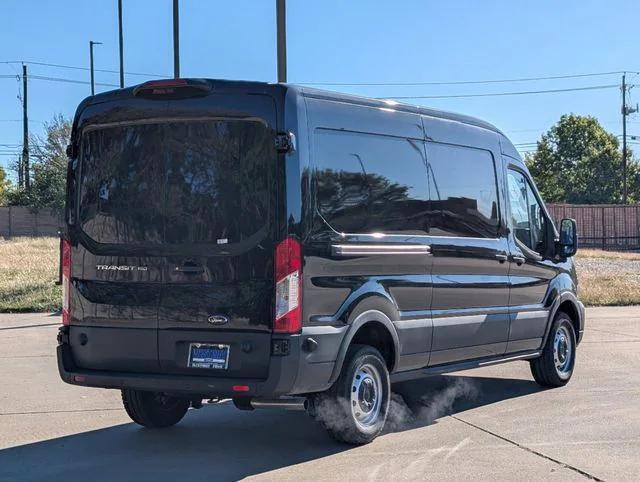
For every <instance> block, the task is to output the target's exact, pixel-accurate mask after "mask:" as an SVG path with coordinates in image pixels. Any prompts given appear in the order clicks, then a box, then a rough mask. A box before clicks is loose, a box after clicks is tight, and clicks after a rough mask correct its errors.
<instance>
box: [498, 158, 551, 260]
mask: <svg viewBox="0 0 640 482" xmlns="http://www.w3.org/2000/svg"><path fill="white" fill-rule="evenodd" d="M507 184H508V188H509V206H510V208H511V226H512V228H513V233H514V235H515V237H516V238H517V239H518V241H520V242H521V243H522V244H524V245H525V246H526V247H527V248H529V249H531V250H532V251H535V252H537V253H542V252H543V250H544V228H545V226H544V216H543V214H542V208H541V206H540V204H539V203H538V200H537V199H536V196H535V194H534V193H533V189H532V188H531V185H530V184H529V181H527V179H526V178H525V177H524V176H523V175H522V173H520V172H518V171H514V170H512V169H509V171H508V175H507Z"/></svg>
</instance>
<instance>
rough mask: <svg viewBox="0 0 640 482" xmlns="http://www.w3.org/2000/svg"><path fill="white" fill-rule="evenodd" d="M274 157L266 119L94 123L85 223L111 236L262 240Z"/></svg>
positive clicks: (85, 160)
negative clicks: (120, 123)
mask: <svg viewBox="0 0 640 482" xmlns="http://www.w3.org/2000/svg"><path fill="white" fill-rule="evenodd" d="M275 158H276V153H275V148H274V146H273V132H272V130H271V129H270V128H269V127H268V126H267V125H266V124H265V123H263V122H261V121H253V120H250V121H249V120H226V119H225V120H220V119H206V120H200V119H198V120H179V121H162V122H155V123H154V122H147V123H131V124H128V125H118V126H108V127H98V128H91V127H90V128H89V129H88V130H86V131H85V132H84V133H83V137H82V144H81V153H80V178H81V180H80V192H79V200H80V202H79V213H78V214H79V216H78V219H79V222H80V228H81V230H82V231H83V232H84V233H85V234H86V235H87V236H89V237H90V238H91V239H93V240H94V241H96V242H98V243H109V244H137V245H148V244H163V243H168V244H181V243H188V244H209V243H213V244H231V243H239V242H242V241H247V240H248V239H249V238H254V237H256V238H259V237H261V234H262V233H264V232H265V229H266V226H267V225H268V222H269V219H270V211H269V205H270V202H269V199H270V186H271V185H272V184H273V181H272V174H273V172H274V166H275ZM256 241H257V239H256Z"/></svg>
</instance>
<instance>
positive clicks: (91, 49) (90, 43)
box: [89, 40, 102, 95]
mask: <svg viewBox="0 0 640 482" xmlns="http://www.w3.org/2000/svg"><path fill="white" fill-rule="evenodd" d="M94 45H102V42H94V41H93V40H89V70H90V71H91V95H94V94H95V93H96V88H95V80H94V74H93V46H94Z"/></svg>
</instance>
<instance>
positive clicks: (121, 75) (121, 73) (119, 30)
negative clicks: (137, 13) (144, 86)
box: [118, 0, 124, 89]
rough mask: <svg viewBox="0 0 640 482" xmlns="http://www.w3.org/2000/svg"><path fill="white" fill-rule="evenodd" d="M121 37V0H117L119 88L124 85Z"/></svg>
mask: <svg viewBox="0 0 640 482" xmlns="http://www.w3.org/2000/svg"><path fill="white" fill-rule="evenodd" d="M123 42H124V41H123V39H122V0H118V44H119V48H120V88H121V89H122V88H123V87H124V44H123Z"/></svg>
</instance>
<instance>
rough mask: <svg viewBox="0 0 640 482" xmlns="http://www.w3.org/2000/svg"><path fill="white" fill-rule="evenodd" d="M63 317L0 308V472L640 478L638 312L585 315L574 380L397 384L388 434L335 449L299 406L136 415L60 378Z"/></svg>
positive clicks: (490, 376) (510, 375) (14, 475)
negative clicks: (146, 424) (143, 424)
mask: <svg viewBox="0 0 640 482" xmlns="http://www.w3.org/2000/svg"><path fill="white" fill-rule="evenodd" d="M58 323H59V318H58V317H51V316H47V315H43V314H27V315H0V387H1V388H0V480H47V481H51V480H61V481H62V480H65V481H72V480H83V479H88V480H91V481H92V482H95V481H100V480H127V479H134V478H135V479H137V480H154V481H163V480H189V481H190V482H191V481H198V480H236V479H241V478H244V477H248V478H251V479H256V480H275V479H277V480H301V479H302V480H363V479H365V480H385V481H386V480H417V479H421V480H425V479H433V480H461V479H475V480H485V479H491V480H547V479H556V480H585V479H586V480H588V479H592V480H593V479H596V480H597V479H600V480H638V479H640V402H639V400H640V307H629V308H594V309H589V310H588V311H587V330H586V333H585V337H584V341H583V343H582V344H581V345H580V347H579V349H578V360H577V366H576V371H575V373H574V377H573V380H572V381H571V382H570V384H569V385H568V386H567V387H565V388H561V389H554V390H543V389H541V388H540V387H538V386H537V385H536V384H535V383H534V382H533V380H532V378H531V375H530V373H529V367H528V366H527V363H526V362H516V363H510V364H504V365H498V366H494V367H487V368H482V369H478V370H472V371H468V372H459V373H456V374H452V375H447V376H442V377H434V378H430V379H428V380H420V381H414V382H410V383H404V384H401V385H398V386H396V387H395V390H396V391H397V392H399V393H401V394H402V395H403V397H404V399H403V398H400V397H395V398H396V400H397V403H396V404H394V420H395V421H396V423H395V424H394V427H393V430H392V431H390V432H389V433H387V434H385V435H383V436H381V437H380V438H378V439H377V440H376V441H374V442H373V443H372V444H370V445H367V446H364V447H358V448H352V447H349V446H345V445H341V444H337V443H335V442H333V441H331V439H329V437H328V436H327V435H326V433H325V432H324V430H323V429H322V428H321V427H320V426H319V425H318V424H316V423H315V422H313V421H312V420H311V419H310V418H309V417H308V416H307V415H306V414H304V413H297V412H284V411H273V410H263V411H255V412H240V411H238V410H236V409H235V408H234V407H233V406H232V405H231V404H229V403H222V404H218V405H213V406H205V408H203V409H202V410H198V411H196V410H192V411H190V413H189V414H187V416H186V417H185V419H184V420H183V421H182V422H181V423H180V424H179V425H178V426H176V427H173V428H170V429H167V430H164V431H150V430H145V429H142V428H140V427H138V426H136V425H135V424H133V423H131V422H130V420H129V419H128V417H127V416H126V414H125V412H124V410H123V409H122V406H121V402H120V399H119V393H118V392H116V391H110V390H101V389H88V388H81V387H74V386H70V385H65V384H64V383H62V382H61V381H60V379H59V377H58V374H57V369H56V364H55V356H54V353H55V345H56V342H55V334H56V330H57V326H56V325H57V324H58Z"/></svg>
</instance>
